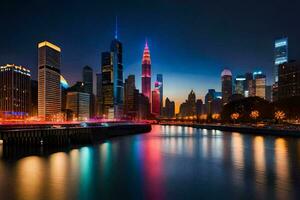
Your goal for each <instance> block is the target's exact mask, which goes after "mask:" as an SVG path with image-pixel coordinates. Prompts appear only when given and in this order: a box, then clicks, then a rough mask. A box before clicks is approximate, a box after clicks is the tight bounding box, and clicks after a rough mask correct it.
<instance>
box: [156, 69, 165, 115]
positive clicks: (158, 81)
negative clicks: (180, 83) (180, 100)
mask: <svg viewBox="0 0 300 200" xmlns="http://www.w3.org/2000/svg"><path fill="white" fill-rule="evenodd" d="M155 84H156V85H155V87H158V88H159V95H160V111H161V113H160V114H161V115H162V110H163V97H164V94H163V75H162V74H157V75H156V82H155Z"/></svg>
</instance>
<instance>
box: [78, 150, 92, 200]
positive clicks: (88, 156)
mask: <svg viewBox="0 0 300 200" xmlns="http://www.w3.org/2000/svg"><path fill="white" fill-rule="evenodd" d="M79 152H80V185H79V187H80V192H79V195H80V199H89V197H90V195H91V194H90V193H89V189H90V187H91V185H92V176H93V149H92V148H91V147H83V148H81V149H80V150H79Z"/></svg>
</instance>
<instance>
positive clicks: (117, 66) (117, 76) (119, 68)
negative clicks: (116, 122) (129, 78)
mask: <svg viewBox="0 0 300 200" xmlns="http://www.w3.org/2000/svg"><path fill="white" fill-rule="evenodd" d="M110 51H111V54H112V66H113V94H114V99H113V102H114V118H121V117H122V116H123V103H124V102H123V101H124V85H123V45H122V43H121V42H120V41H119V40H118V35H117V34H116V35H115V38H114V39H113V41H112V42H111V46H110Z"/></svg>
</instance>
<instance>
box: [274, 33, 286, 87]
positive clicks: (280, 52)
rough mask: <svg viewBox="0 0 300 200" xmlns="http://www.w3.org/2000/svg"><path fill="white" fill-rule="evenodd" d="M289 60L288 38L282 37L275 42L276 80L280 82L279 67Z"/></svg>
mask: <svg viewBox="0 0 300 200" xmlns="http://www.w3.org/2000/svg"><path fill="white" fill-rule="evenodd" d="M285 62H288V38H280V39H277V40H275V43H274V82H275V83H276V82H278V67H279V65H280V64H283V63H285Z"/></svg>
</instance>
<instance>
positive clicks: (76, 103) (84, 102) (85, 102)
mask: <svg viewBox="0 0 300 200" xmlns="http://www.w3.org/2000/svg"><path fill="white" fill-rule="evenodd" d="M89 103H90V94H88V93H83V92H68V94H67V106H66V108H67V109H68V110H71V111H72V115H73V120H77V121H85V120H87V119H88V118H89V116H90V113H89V108H90V105H89Z"/></svg>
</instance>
